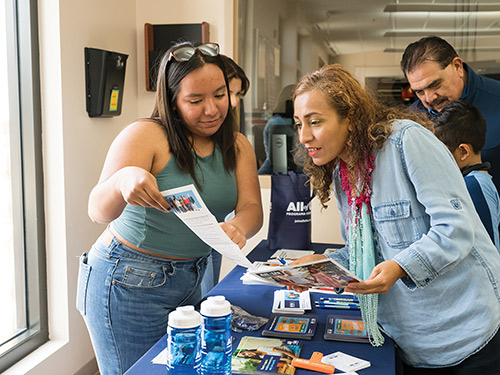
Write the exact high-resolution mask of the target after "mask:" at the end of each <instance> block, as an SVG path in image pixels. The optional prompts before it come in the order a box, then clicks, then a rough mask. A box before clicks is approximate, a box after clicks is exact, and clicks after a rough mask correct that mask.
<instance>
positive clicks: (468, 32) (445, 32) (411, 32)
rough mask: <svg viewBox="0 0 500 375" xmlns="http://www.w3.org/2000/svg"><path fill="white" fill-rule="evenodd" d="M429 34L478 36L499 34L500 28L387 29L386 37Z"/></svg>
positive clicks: (409, 36) (410, 36) (408, 36)
mask: <svg viewBox="0 0 500 375" xmlns="http://www.w3.org/2000/svg"><path fill="white" fill-rule="evenodd" d="M427 35H439V36H441V37H444V36H459V37H466V38H467V37H470V38H473V37H476V36H498V35H500V29H493V30H491V29H488V30H477V29H471V30H462V29H456V30H427V29H423V30H415V31H414V30H399V31H386V32H385V33H384V37H386V38H413V37H420V36H427Z"/></svg>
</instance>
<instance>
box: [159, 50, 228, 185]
mask: <svg viewBox="0 0 500 375" xmlns="http://www.w3.org/2000/svg"><path fill="white" fill-rule="evenodd" d="M184 46H189V47H196V46H195V45H194V44H193V43H191V42H182V43H179V44H176V45H174V46H172V47H171V48H170V49H169V50H168V51H167V52H165V54H164V55H163V57H162V59H161V62H160V65H159V69H158V78H157V81H156V102H155V106H154V109H153V113H152V114H151V119H153V120H154V121H156V122H158V123H159V124H160V125H161V126H163V127H164V128H165V131H166V133H167V138H168V145H169V147H170V152H171V153H172V155H173V156H174V157H175V160H176V162H177V164H178V166H179V168H180V169H181V170H182V171H183V172H185V173H189V174H190V175H191V176H192V177H193V179H194V181H195V183H196V185H197V186H198V188H200V189H201V186H200V184H199V182H198V179H197V178H196V175H195V163H196V161H197V159H196V158H195V156H194V145H193V140H192V138H191V139H190V137H189V136H190V135H191V133H190V131H189V130H188V129H187V127H186V126H184V124H183V123H182V120H181V118H180V117H179V115H178V114H177V113H176V111H175V110H174V107H175V101H176V99H177V95H178V94H179V90H180V85H181V82H182V80H183V79H184V77H186V76H187V75H188V74H189V73H191V72H192V71H194V70H196V69H199V68H201V67H203V66H204V65H206V64H214V65H217V66H218V67H219V68H220V70H221V71H222V73H223V74H224V80H225V81H226V89H227V98H228V111H227V114H226V118H225V119H224V122H223V123H222V125H221V127H220V128H219V130H217V132H216V133H215V134H214V135H212V136H211V138H212V140H213V142H214V144H215V147H218V148H219V150H220V151H221V153H222V160H223V163H224V168H225V170H226V171H227V172H230V171H233V170H234V169H235V168H236V146H235V130H236V125H235V121H234V118H233V116H232V115H231V106H230V105H229V85H228V80H227V76H226V73H225V69H224V64H223V62H222V60H221V58H220V56H219V55H217V56H208V55H204V54H202V53H201V52H200V51H199V50H196V52H195V54H194V55H193V56H192V57H191V58H190V59H189V60H188V61H180V62H179V61H176V60H175V59H171V61H169V56H170V52H171V51H175V50H176V49H178V48H179V47H184Z"/></svg>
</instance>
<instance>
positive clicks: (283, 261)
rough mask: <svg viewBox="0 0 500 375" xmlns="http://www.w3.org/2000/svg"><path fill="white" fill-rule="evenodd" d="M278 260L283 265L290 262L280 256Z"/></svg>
mask: <svg viewBox="0 0 500 375" xmlns="http://www.w3.org/2000/svg"><path fill="white" fill-rule="evenodd" d="M278 260H279V262H280V263H281V264H282V265H284V266H288V262H287V261H286V260H285V259H284V258H278Z"/></svg>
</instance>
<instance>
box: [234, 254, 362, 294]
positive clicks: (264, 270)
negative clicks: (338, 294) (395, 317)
mask: <svg viewBox="0 0 500 375" xmlns="http://www.w3.org/2000/svg"><path fill="white" fill-rule="evenodd" d="M246 274H248V275H250V276H251V278H249V277H245V275H246ZM246 274H245V275H244V277H242V280H243V283H244V284H252V283H254V282H252V279H257V280H260V282H261V283H262V282H265V283H268V284H271V285H276V286H279V285H281V286H289V287H292V288H295V287H302V288H318V287H329V288H333V287H336V288H343V287H345V286H347V284H348V283H350V282H357V281H361V280H360V279H359V278H358V277H357V276H356V275H354V274H353V273H352V272H350V271H349V270H348V269H346V268H345V267H343V266H342V265H341V264H339V263H337V262H336V261H334V260H333V259H331V258H325V259H321V260H317V261H314V262H310V263H301V264H295V265H287V266H275V267H259V268H249V269H248V270H247V272H246Z"/></svg>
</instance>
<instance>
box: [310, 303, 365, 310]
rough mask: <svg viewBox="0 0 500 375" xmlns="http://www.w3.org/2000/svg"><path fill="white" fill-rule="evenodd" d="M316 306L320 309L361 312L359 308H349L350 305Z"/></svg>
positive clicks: (319, 304)
mask: <svg viewBox="0 0 500 375" xmlns="http://www.w3.org/2000/svg"><path fill="white" fill-rule="evenodd" d="M315 306H316V307H318V308H320V309H343V310H359V306H349V305H334V304H321V303H316V305H315Z"/></svg>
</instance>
